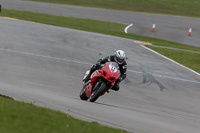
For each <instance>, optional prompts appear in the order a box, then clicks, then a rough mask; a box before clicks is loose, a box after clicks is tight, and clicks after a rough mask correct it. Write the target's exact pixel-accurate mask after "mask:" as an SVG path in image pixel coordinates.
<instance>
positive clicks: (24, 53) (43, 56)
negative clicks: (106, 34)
mask: <svg viewBox="0 0 200 133" xmlns="http://www.w3.org/2000/svg"><path fill="white" fill-rule="evenodd" d="M0 51H7V52H12V53H17V54H23V55H30V56H36V57H42V58H48V59H54V60H60V61H66V62H72V63H78V64H85V65H92V64H91V63H86V62H81V61H74V60H68V59H62V58H56V57H50V56H45V55H38V54H32V53H26V52H20V51H14V50H9V49H2V48H0ZM127 71H129V72H133V73H138V74H143V72H140V71H134V70H130V69H128V70H127ZM152 75H153V76H157V77H163V78H169V79H176V80H180V81H188V82H193V83H200V82H198V81H194V80H187V79H181V78H175V77H168V76H163V75H156V74H152Z"/></svg>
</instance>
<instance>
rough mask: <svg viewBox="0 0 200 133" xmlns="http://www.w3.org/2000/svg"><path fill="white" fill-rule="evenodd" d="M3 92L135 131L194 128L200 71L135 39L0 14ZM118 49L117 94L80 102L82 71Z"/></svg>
mask: <svg viewBox="0 0 200 133" xmlns="http://www.w3.org/2000/svg"><path fill="white" fill-rule="evenodd" d="M0 29H1V30H0V57H1V58H0V63H1V64H0V93H1V94H5V95H9V96H12V97H14V98H15V99H18V100H21V101H26V102H32V103H34V104H36V105H40V106H44V107H49V108H53V109H56V110H61V111H63V112H66V113H69V114H71V115H73V116H74V117H77V118H80V119H84V120H88V121H98V122H99V123H101V124H105V125H108V126H112V127H116V128H121V129H125V130H128V131H130V132H135V133H160V132H162V133H177V132H179V133H188V132H190V133H199V131H200V126H199V125H200V112H199V110H200V104H199V103H200V99H199V97H200V89H199V86H200V76H199V75H197V74H195V73H193V72H191V71H189V70H187V69H185V68H183V67H180V66H179V65H177V64H175V63H173V62H171V61H169V60H167V59H165V58H163V57H161V56H159V55H157V54H155V53H153V52H151V51H149V50H147V49H145V48H143V47H142V46H140V45H138V44H135V43H134V41H133V40H129V39H124V38H118V37H113V36H106V35H101V34H95V33H89V32H84V31H78V30H73V29H67V28H61V27H56V26H50V25H44V24H38V23H33V22H26V21H21V20H13V19H7V18H2V17H0ZM117 49H123V50H125V51H126V53H127V57H128V59H127V62H128V74H127V79H126V80H125V81H123V82H122V83H121V84H120V86H121V88H120V91H119V92H114V91H110V93H108V94H105V95H104V96H102V97H100V98H99V99H98V100H97V102H96V103H90V102H86V101H81V100H80V99H79V92H80V90H81V87H82V81H81V80H82V77H83V75H84V73H85V71H86V70H87V69H88V68H89V67H90V65H91V64H92V63H95V62H96V60H97V59H98V58H103V57H105V56H107V55H109V54H113V53H114V52H115V50H117Z"/></svg>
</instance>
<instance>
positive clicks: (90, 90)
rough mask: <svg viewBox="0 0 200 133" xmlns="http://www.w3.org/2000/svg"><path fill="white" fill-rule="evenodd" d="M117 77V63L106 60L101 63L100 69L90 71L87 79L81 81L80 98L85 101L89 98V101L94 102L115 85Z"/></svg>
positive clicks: (118, 75) (118, 73) (118, 74)
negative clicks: (90, 73)
mask: <svg viewBox="0 0 200 133" xmlns="http://www.w3.org/2000/svg"><path fill="white" fill-rule="evenodd" d="M88 74H89V70H88V71H86V75H85V76H84V78H85V77H86V76H87V75H88ZM119 77H120V70H119V66H118V64H117V63H115V62H106V63H105V64H102V65H101V66H100V69H98V70H96V71H94V72H93V73H92V75H91V77H90V80H89V81H86V82H83V88H82V90H81V92H80V98H81V99H82V100H85V101H86V100H88V99H89V101H90V102H95V101H96V100H97V99H98V98H99V97H100V96H102V95H104V94H105V93H106V92H108V91H109V89H111V88H112V87H113V86H114V85H115V82H116V81H117V80H118V78H119ZM84 78H83V79H84Z"/></svg>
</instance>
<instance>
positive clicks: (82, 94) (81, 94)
mask: <svg viewBox="0 0 200 133" xmlns="http://www.w3.org/2000/svg"><path fill="white" fill-rule="evenodd" d="M80 98H81V99H82V100H85V101H86V100H88V97H87V96H86V94H85V87H83V88H82V90H81V92H80Z"/></svg>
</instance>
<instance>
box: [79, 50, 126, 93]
mask: <svg viewBox="0 0 200 133" xmlns="http://www.w3.org/2000/svg"><path fill="white" fill-rule="evenodd" d="M125 59H126V55H125V52H124V51H123V50H117V51H116V52H115V54H114V55H110V56H107V57H106V58H104V59H99V60H98V61H97V63H96V64H95V65H93V66H92V67H91V70H90V72H89V74H88V75H87V77H86V78H85V79H83V81H84V82H85V81H88V80H89V79H90V76H91V74H92V73H93V72H94V71H95V70H97V69H99V68H100V66H101V64H105V63H106V62H109V61H112V62H116V63H117V64H118V65H119V70H120V73H121V76H120V77H119V79H118V80H117V81H116V83H115V85H114V86H113V87H112V90H115V91H118V90H119V83H120V82H121V81H122V80H124V79H125V78H126V69H127V63H126V61H125Z"/></svg>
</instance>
